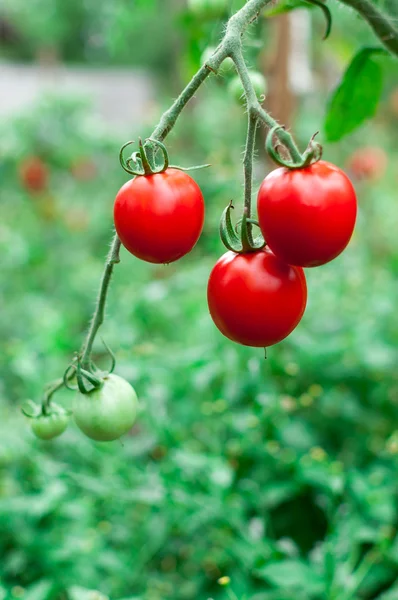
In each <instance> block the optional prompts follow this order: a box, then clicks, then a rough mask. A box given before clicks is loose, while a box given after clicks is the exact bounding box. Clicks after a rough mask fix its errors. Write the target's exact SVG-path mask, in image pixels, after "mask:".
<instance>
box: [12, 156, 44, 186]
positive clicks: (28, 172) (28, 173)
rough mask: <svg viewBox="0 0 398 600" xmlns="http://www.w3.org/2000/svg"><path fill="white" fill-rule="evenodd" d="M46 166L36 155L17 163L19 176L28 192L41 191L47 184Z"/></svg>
mask: <svg viewBox="0 0 398 600" xmlns="http://www.w3.org/2000/svg"><path fill="white" fill-rule="evenodd" d="M48 176H49V174H48V168H47V166H46V165H45V164H44V162H43V161H42V160H41V158H39V157H38V156H31V157H29V158H26V159H25V160H24V161H23V162H22V163H21V164H20V165H19V177H20V180H21V183H22V185H23V186H24V188H25V189H26V190H28V192H43V191H44V190H45V189H46V188H47V185H48Z"/></svg>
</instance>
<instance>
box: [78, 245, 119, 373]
mask: <svg viewBox="0 0 398 600" xmlns="http://www.w3.org/2000/svg"><path fill="white" fill-rule="evenodd" d="M120 245H121V242H120V240H119V238H118V236H117V234H115V235H114V237H113V240H112V244H111V247H110V250H109V253H108V256H107V259H106V262H105V268H104V272H103V274H102V278H101V283H100V288H99V292H98V297H97V303H96V306H95V310H94V314H93V317H92V319H91V323H90V327H89V330H88V333H87V337H86V339H85V341H84V344H83V347H82V350H81V362H82V366H83V368H89V367H90V355H91V350H92V347H93V343H94V340H95V336H96V335H97V331H98V329H99V328H100V326H101V325H102V323H103V321H104V313H105V303H106V297H107V294H108V289H109V284H110V281H111V277H112V272H113V267H114V266H115V264H117V263H118V262H120V258H119V251H120Z"/></svg>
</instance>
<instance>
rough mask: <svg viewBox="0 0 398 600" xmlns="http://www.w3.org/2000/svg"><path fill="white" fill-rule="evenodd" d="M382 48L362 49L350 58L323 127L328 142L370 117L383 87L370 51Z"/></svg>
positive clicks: (377, 50)
mask: <svg viewBox="0 0 398 600" xmlns="http://www.w3.org/2000/svg"><path fill="white" fill-rule="evenodd" d="M376 53H377V54H380V53H382V54H385V51H384V50H383V49H382V48H363V49H362V50H360V51H359V52H358V53H357V54H356V55H355V56H354V58H353V59H352V61H351V63H350V65H349V66H348V68H347V70H346V72H345V73H344V75H343V78H342V81H341V83H340V85H339V86H338V87H337V89H336V90H335V92H334V93H333V95H332V98H331V101H330V103H329V108H328V112H327V114H326V118H325V123H324V130H325V134H326V139H327V140H328V141H329V142H337V141H338V140H340V139H341V138H342V137H344V136H345V135H347V134H348V133H351V132H352V131H354V129H356V128H357V127H359V125H361V124H362V123H363V122H364V121H366V120H367V119H370V118H371V117H373V116H374V114H375V112H376V109H377V105H378V103H379V100H380V96H381V92H382V87H383V72H382V68H381V66H380V65H379V63H378V62H377V61H376V60H375V58H374V54H376Z"/></svg>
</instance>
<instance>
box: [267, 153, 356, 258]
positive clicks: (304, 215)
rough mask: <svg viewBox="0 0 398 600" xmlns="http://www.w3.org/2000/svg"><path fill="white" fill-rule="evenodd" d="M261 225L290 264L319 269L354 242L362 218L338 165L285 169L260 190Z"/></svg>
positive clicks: (274, 248) (273, 247)
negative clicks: (356, 224) (356, 228)
mask: <svg viewBox="0 0 398 600" xmlns="http://www.w3.org/2000/svg"><path fill="white" fill-rule="evenodd" d="M257 211H258V220H259V223H260V227H261V231H262V233H263V235H264V238H265V239H266V241H267V244H268V246H269V247H270V249H271V250H272V252H274V254H276V255H277V256H279V257H280V258H281V259H282V260H284V261H285V262H287V263H288V264H290V265H298V266H301V267H317V266H319V265H323V264H325V263H327V262H329V261H331V260H333V259H334V258H336V256H338V255H339V254H340V253H341V252H342V251H343V250H344V248H345V247H346V246H347V244H348V242H349V241H350V238H351V235H352V232H353V231H354V226H355V219H356V214H357V201H356V195H355V190H354V187H353V185H352V183H351V181H350V180H349V179H348V177H347V175H346V174H345V173H344V172H343V171H342V170H341V169H339V168H338V167H336V166H335V165H332V164H331V163H328V162H326V161H323V160H320V161H318V162H316V163H314V164H312V165H311V166H309V167H305V168H304V169H292V170H290V169H287V168H285V167H282V168H280V169H276V170H275V171H272V172H271V173H270V174H269V175H267V177H266V178H265V179H264V181H263V183H262V184H261V186H260V189H259V192H258V198H257Z"/></svg>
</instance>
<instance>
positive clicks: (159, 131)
mask: <svg viewBox="0 0 398 600" xmlns="http://www.w3.org/2000/svg"><path fill="white" fill-rule="evenodd" d="M271 1H272V0H248V2H247V3H246V4H245V5H244V6H243V7H242V8H241V10H239V11H238V12H237V13H236V14H235V15H233V16H232V17H231V18H230V20H229V21H228V24H227V27H226V30H225V35H224V38H223V39H222V41H221V43H220V44H219V46H218V48H217V49H216V50H215V52H214V54H213V55H212V56H211V58H210V59H209V61H208V62H207V63H206V65H204V66H203V67H201V68H200V69H199V71H198V72H197V73H196V74H195V75H194V77H193V78H192V79H191V81H190V82H189V83H188V85H187V86H186V87H185V89H184V90H183V91H182V92H181V94H180V95H179V96H178V98H177V99H176V100H175V102H174V103H173V104H172V106H171V107H170V108H169V109H168V110H167V111H166V112H165V113H164V114H163V115H162V117H161V119H160V121H159V123H158V125H157V126H156V127H155V129H154V131H153V133H152V135H151V138H153V139H156V140H159V141H162V140H164V139H165V137H166V136H167V135H168V133H169V132H170V131H171V130H172V128H173V127H174V125H175V123H176V121H177V119H178V117H179V115H180V114H181V112H182V110H183V109H184V107H185V106H186V104H187V103H188V102H189V100H190V99H191V98H192V97H193V96H194V95H195V93H196V91H197V90H198V89H199V87H200V86H201V85H202V83H203V82H204V81H205V80H206V78H207V77H208V76H209V74H210V73H211V72H212V71H213V72H217V71H218V69H219V67H220V65H221V63H222V62H223V61H224V60H225V59H226V58H227V57H231V58H232V59H233V60H234V62H235V65H236V68H237V71H238V73H239V75H240V77H241V79H242V83H243V86H244V90H245V95H246V99H247V107H248V112H249V118H250V122H251V123H252V125H251V127H250V128H249V135H250V138H249V139H248V146H249V148H248V160H247V162H246V166H245V179H246V189H247V191H246V199H247V206H248V207H249V204H250V202H249V194H250V196H251V176H252V175H251V170H252V161H253V151H254V133H255V126H254V127H253V123H255V124H257V120H261V121H262V122H264V123H265V124H266V125H267V126H268V127H273V126H274V125H276V121H275V120H274V119H272V117H271V116H270V115H268V114H267V113H266V111H265V110H264V109H263V108H262V107H261V105H260V104H259V102H258V100H257V97H256V94H255V92H254V89H253V85H252V82H251V80H250V77H249V72H248V69H247V66H246V63H245V61H244V59H243V55H242V49H241V48H242V36H243V34H244V32H245V30H246V29H247V27H248V26H249V25H250V23H252V22H253V21H254V20H255V19H256V18H257V17H258V15H259V14H260V12H261V10H262V9H263V8H264V7H265V6H266V4H268V3H269V2H271ZM277 135H278V137H279V140H280V142H281V143H282V144H283V145H284V146H285V147H286V148H287V149H288V151H289V152H290V155H291V157H292V159H293V160H299V159H300V158H301V155H300V152H299V150H298V149H297V146H296V145H295V143H294V141H293V139H292V137H291V135H290V134H289V133H288V132H287V131H284V130H279V132H278V134H277ZM252 138H253V139H252ZM249 210H250V209H249ZM120 246H121V242H120V240H119V238H118V236H117V235H116V234H115V236H114V237H113V240H112V244H111V249H110V252H109V254H108V257H107V260H106V263H105V267H104V272H103V275H102V279H101V283H100V288H99V292H98V298H97V302H96V306H95V310H94V314H93V317H92V319H91V323H90V327H89V330H88V332H87V336H86V339H85V341H84V343H83V346H82V350H81V352H80V356H81V362H82V366H83V367H86V368H89V367H90V355H91V350H92V347H93V343H94V341H95V338H96V335H97V332H98V329H99V328H100V326H101V324H102V323H103V321H104V311H105V304H106V299H107V294H108V291H109V284H110V280H111V276H112V272H113V268H114V266H115V264H116V263H117V262H119V260H120V259H119V250H120ZM50 385H51V384H50ZM60 387H62V384H61V380H57V381H56V382H54V383H53V384H52V387H51V393H50V394H49V395H48V396H47V402H49V401H50V398H51V396H52V393H53V392H54V391H56V390H57V389H59V388H60ZM46 406H47V403H46Z"/></svg>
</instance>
